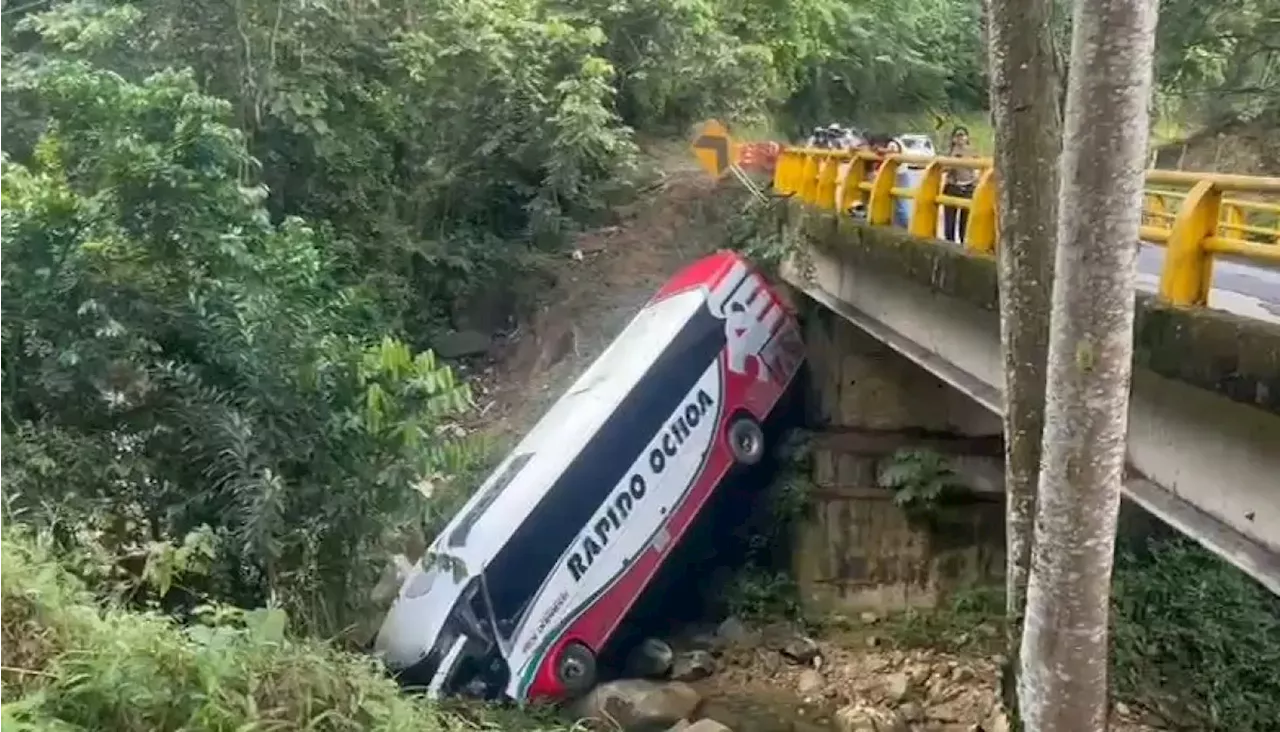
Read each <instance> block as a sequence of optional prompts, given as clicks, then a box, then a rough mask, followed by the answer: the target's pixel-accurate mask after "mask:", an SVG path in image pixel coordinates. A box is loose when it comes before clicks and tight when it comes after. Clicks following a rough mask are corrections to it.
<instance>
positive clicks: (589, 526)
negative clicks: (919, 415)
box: [375, 252, 804, 702]
mask: <svg viewBox="0 0 1280 732" xmlns="http://www.w3.org/2000/svg"><path fill="white" fill-rule="evenodd" d="M803 358H804V355H803V347H802V342H801V338H800V333H799V329H798V327H797V325H796V321H795V318H794V316H793V315H792V314H791V312H790V311H789V310H788V308H787V307H786V305H785V304H784V302H783V301H782V300H781V299H780V298H779V296H778V295H777V293H776V292H774V291H773V289H772V288H771V287H770V286H769V285H768V284H767V283H766V282H765V281H764V279H763V278H762V277H761V275H760V274H759V273H758V272H756V271H755V270H754V269H753V268H752V267H751V266H750V265H749V264H748V263H747V262H746V260H744V259H743V258H742V257H740V256H739V255H737V254H735V253H732V252H719V253H716V254H713V255H711V256H708V257H705V258H703V259H701V260H699V261H697V262H695V263H693V264H692V265H690V266H688V267H687V268H685V269H684V270H682V271H681V272H679V273H678V274H677V275H676V276H675V277H673V278H672V279H671V280H670V281H668V282H667V284H666V285H665V286H664V287H663V288H662V290H661V291H660V292H658V293H657V294H656V295H655V296H654V297H653V298H652V299H651V300H650V301H649V302H648V303H647V304H646V305H645V306H644V308H643V309H642V310H641V311H640V312H639V314H637V315H636V317H635V318H634V319H633V320H632V321H631V323H630V324H628V325H627V327H626V329H624V330H623V331H622V333H621V334H620V335H619V336H618V337H617V339H615V340H614V341H613V343H612V344H610V346H609V347H608V349H606V350H605V352H604V353H603V354H601V356H600V357H599V358H598V359H597V360H596V361H595V362H594V363H593V364H592V365H591V366H590V368H588V369H587V370H586V372H584V373H583V374H582V375H581V377H579V378H578V380H577V381H576V382H575V383H574V384H573V385H572V386H571V387H570V388H569V390H568V391H567V392H566V393H565V394H564V396H562V397H561V398H560V400H559V401H557V402H556V403H555V405H553V406H552V408H551V409H550V410H549V411H548V412H547V413H546V414H545V415H544V416H543V417H542V419H541V420H540V421H539V422H538V423H537V425H536V426H534V428H533V429H532V430H531V431H530V432H529V433H528V434H527V435H526V436H525V437H524V439H523V440H522V441H521V442H520V444H519V445H517V446H516V448H515V449H514V450H513V451H512V453H511V454H510V455H508V456H507V457H506V458H505V459H504V460H503V461H502V463H501V464H500V465H498V466H497V468H496V469H495V470H494V472H493V474H492V475H490V476H489V478H488V479H487V480H486V481H485V482H484V483H483V484H482V485H481V486H480V488H479V489H478V490H477V491H476V493H475V495H474V496H472V497H471V499H470V500H469V501H468V502H467V503H466V505H465V506H463V508H462V509H461V510H460V511H459V512H458V514H457V515H456V516H454V517H453V519H452V521H450V523H449V524H448V526H446V527H445V529H444V530H443V531H442V532H441V534H440V536H439V537H438V538H437V539H436V540H435V542H434V543H433V544H432V546H431V547H430V548H429V550H428V552H427V554H426V555H425V557H424V559H423V561H422V562H420V563H419V564H418V565H417V566H416V567H415V568H414V570H413V571H412V572H411V573H410V574H409V576H408V577H407V578H406V579H405V581H404V584H403V585H402V586H401V589H400V595H399V597H398V598H397V599H396V601H395V603H394V605H393V606H392V608H391V610H390V611H389V613H388V615H387V617H386V619H385V621H384V623H383V625H382V628H381V630H380V631H379V633H378V638H377V641H376V643H375V650H376V652H377V653H378V654H379V655H380V656H381V657H382V658H383V659H384V660H385V662H386V663H387V664H388V665H389V666H390V668H391V669H392V670H393V671H394V672H396V673H397V674H398V676H399V677H400V678H401V680H402V681H403V682H405V683H408V684H411V685H414V686H419V687H425V688H426V689H427V691H428V693H429V694H432V695H440V694H444V695H453V694H465V695H474V696H481V697H485V698H508V699H512V700H515V701H518V702H525V701H527V700H531V699H539V698H551V699H560V698H566V697H572V696H575V695H578V694H581V693H584V692H585V691H587V690H589V689H590V688H591V686H593V685H594V684H595V682H596V655H597V654H598V653H599V652H600V651H601V649H602V648H604V646H605V644H606V643H607V642H608V641H609V640H610V638H611V636H612V635H613V634H614V632H615V631H616V630H617V629H618V626H619V624H620V622H621V621H622V619H623V618H624V616H625V615H626V614H627V612H628V611H629V610H630V609H631V607H632V605H633V604H634V603H635V602H636V599H637V598H638V597H639V596H640V594H641V593H642V592H643V591H644V589H645V588H646V586H647V585H648V583H649V582H650V581H651V580H652V579H653V578H654V575H655V573H656V572H657V570H658V568H659V567H660V566H661V565H662V563H663V561H664V560H665V559H666V558H667V556H668V555H669V553H670V551H671V549H672V548H673V547H674V546H675V544H676V543H677V542H679V541H680V539H681V537H682V536H683V535H684V533H685V531H686V530H687V529H688V527H689V526H690V524H691V523H692V522H693V521H694V519H695V518H696V517H697V516H698V514H699V512H700V511H701V510H702V508H703V507H704V505H706V503H707V501H708V499H709V498H710V496H711V495H712V493H713V492H714V491H715V490H716V488H717V486H718V485H720V484H721V483H722V482H724V481H725V480H726V479H727V478H729V477H730V476H731V475H732V474H734V472H735V471H740V470H751V469H752V466H755V465H756V464H757V463H758V462H759V461H760V460H761V458H762V457H763V456H764V452H765V438H764V434H765V433H764V430H763V429H762V425H763V424H764V423H765V421H766V420H767V419H768V418H769V417H770V415H771V413H772V412H773V411H774V410H775V408H776V407H777V406H778V405H779V402H780V400H781V398H782V396H783V394H784V392H785V391H786V390H787V388H788V387H789V385H790V384H791V382H792V381H793V379H794V378H795V376H796V373H797V372H798V370H799V368H800V366H801V364H802V361H803Z"/></svg>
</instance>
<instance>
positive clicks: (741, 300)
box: [511, 254, 803, 698]
mask: <svg viewBox="0 0 1280 732" xmlns="http://www.w3.org/2000/svg"><path fill="white" fill-rule="evenodd" d="M708 259H710V260H713V261H714V260H718V262H719V263H718V264H717V266H714V267H704V268H703V269H702V271H703V272H704V273H705V276H707V277H709V278H711V277H714V280H713V281H712V282H709V283H707V284H706V285H704V288H706V289H707V290H708V303H707V304H708V312H709V313H710V314H712V315H715V316H716V319H717V321H718V322H719V323H720V327H721V328H723V332H724V335H725V348H724V350H723V351H722V352H721V353H720V356H719V358H718V359H717V360H716V363H715V364H713V366H712V370H714V372H718V374H719V378H718V379H717V381H718V382H719V384H720V385H721V394H720V397H719V400H718V401H717V406H718V411H717V417H716V424H715V432H714V434H711V435H709V439H710V443H709V445H708V449H707V450H706V454H705V457H704V458H703V460H702V461H701V464H700V466H699V468H698V469H697V470H696V471H695V472H693V473H692V474H686V473H685V471H684V470H681V471H679V472H674V471H673V472H672V473H671V474H669V475H667V476H663V483H662V485H661V489H662V492H663V495H664V500H663V501H661V502H654V503H653V504H651V505H652V506H661V507H666V506H667V505H670V501H668V500H666V498H665V497H675V498H677V500H678V503H676V504H675V505H674V506H672V508H671V509H670V510H669V511H668V512H667V513H669V516H666V517H665V522H664V521H663V516H664V514H661V513H660V514H659V515H658V516H652V515H651V516H649V517H648V519H646V520H644V521H643V523H641V522H636V523H635V524H634V526H633V527H628V531H635V532H636V533H637V534H641V535H642V540H643V541H644V542H646V543H647V546H646V548H645V550H644V551H642V553H641V554H640V555H639V557H637V558H635V559H633V560H631V561H629V562H625V563H624V562H621V561H620V560H619V559H614V560H612V561H610V562H608V563H606V564H603V565H596V566H597V567H598V568H600V569H606V570H608V571H609V572H610V573H611V574H612V576H610V577H608V578H607V579H605V580H604V582H605V584H604V587H603V593H599V590H597V589H596V587H597V586H599V584H598V582H592V583H591V585H590V590H589V591H587V589H586V588H587V586H586V585H584V587H583V590H584V591H581V592H578V593H575V594H576V595H578V598H580V599H578V598H575V600H574V601H566V602H564V603H563V608H564V609H565V610H567V611H568V613H566V614H570V615H571V614H573V613H580V614H578V615H577V617H576V618H573V619H572V621H571V623H570V624H569V626H568V627H567V628H564V629H563V630H560V631H553V632H550V633H548V634H547V636H546V638H544V639H543V641H542V643H540V644H539V645H540V646H541V649H540V652H535V658H533V659H528V660H529V661H531V662H532V663H533V664H536V665H530V666H527V667H526V668H524V669H523V673H520V674H518V675H516V676H513V679H512V689H511V691H512V695H513V696H515V697H516V698H522V697H539V696H550V697H555V696H559V695H560V694H561V693H562V690H561V689H560V686H559V684H558V683H557V682H556V680H555V674H554V666H555V664H554V661H555V658H556V657H557V655H558V653H559V650H560V649H561V648H563V646H564V644H566V643H568V642H570V641H574V640H576V641H578V642H582V643H585V644H586V645H587V646H588V647H590V648H591V649H593V650H599V649H600V648H601V647H602V646H603V645H604V644H605V643H606V642H607V640H608V638H609V637H610V636H611V635H612V633H613V632H614V630H615V629H616V628H617V626H618V624H619V623H620V622H621V620H622V619H623V617H624V616H625V615H626V613H627V612H628V610H629V609H630V608H631V606H632V604H634V602H635V601H636V599H637V598H638V597H639V595H640V594H641V592H643V590H644V589H645V587H646V586H647V584H648V582H649V581H650V580H651V579H652V577H653V575H654V574H655V573H656V572H657V570H658V568H659V567H660V565H661V563H662V561H663V560H664V559H665V557H666V555H667V553H668V551H669V550H670V549H671V548H672V547H673V546H674V545H675V544H676V543H677V542H678V541H679V540H680V538H681V537H682V536H683V535H684V533H685V531H686V530H687V528H688V527H689V525H690V524H691V523H692V522H693V520H694V519H695V518H696V517H697V515H698V513H699V511H700V510H701V509H702V506H703V505H704V504H705V503H706V502H707V500H708V499H709V498H710V496H711V493H712V491H714V490H715V488H716V487H717V486H718V485H719V484H720V483H721V481H722V480H723V479H724V476H725V475H727V474H728V472H729V470H730V469H731V468H732V467H733V464H734V461H733V457H732V453H731V452H730V450H729V447H728V442H727V440H726V439H725V437H724V435H725V430H726V429H727V427H728V425H729V424H730V422H731V421H732V420H733V419H734V418H736V417H737V416H739V415H741V414H744V413H745V414H750V415H751V416H752V417H754V418H755V419H756V420H757V421H759V422H764V421H765V420H766V419H767V418H768V417H769V415H770V413H771V412H772V411H773V408H774V406H775V405H776V404H777V402H778V400H779V399H780V398H781V396H782V394H783V392H785V390H786V389H787V387H788V386H789V385H790V383H791V381H792V379H794V377H795V374H796V373H797V372H798V371H799V368H800V364H801V362H802V361H803V346H802V343H801V341H800V336H799V328H798V326H797V324H796V322H795V319H794V318H793V317H792V316H791V314H790V312H788V311H787V309H786V308H785V306H784V304H783V302H782V300H781V298H780V297H779V296H778V295H777V293H775V292H774V291H773V290H772V289H771V288H769V287H768V286H767V285H766V284H765V283H764V281H763V279H761V278H760V276H759V274H758V273H756V272H754V270H752V269H751V268H750V267H749V266H748V265H746V263H745V262H744V261H743V260H741V259H740V258H739V257H737V256H736V255H732V254H729V255H727V256H725V257H723V258H721V257H720V255H717V256H716V257H713V258H708ZM702 265H704V262H699V263H697V264H695V265H694V266H693V267H691V268H690V269H695V268H697V267H699V266H702ZM682 274H683V273H682ZM679 279H680V278H679V277H677V278H675V280H673V281H676V280H679ZM685 289H687V288H682V289H681V290H680V291H684V290H685ZM690 367H691V368H693V367H696V366H695V365H694V364H690ZM662 437H663V435H661V434H660V435H659V436H658V438H657V443H658V445H660V444H661V439H662ZM653 449H654V446H652V445H651V446H650V449H649V454H652V452H653ZM642 457H643V456H642ZM641 462H643V461H641ZM686 464H687V463H686ZM686 476H687V477H686ZM653 521H656V523H657V526H656V528H655V529H649V527H650V526H651V522H653ZM659 531H660V532H662V534H663V535H662V536H661V537H660V540H658V541H653V540H652V538H651V537H653V535H654V534H657V533H658V532H659ZM628 543H630V542H628ZM556 625H557V624H556V623H547V624H546V628H548V629H554V628H555V626H556ZM521 660H525V659H524V658H522V659H521ZM513 666H514V664H513Z"/></svg>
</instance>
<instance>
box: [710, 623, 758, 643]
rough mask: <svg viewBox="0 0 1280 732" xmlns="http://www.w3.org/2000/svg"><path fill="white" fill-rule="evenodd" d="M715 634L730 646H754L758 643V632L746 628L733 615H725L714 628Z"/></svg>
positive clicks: (744, 624)
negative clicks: (722, 620)
mask: <svg viewBox="0 0 1280 732" xmlns="http://www.w3.org/2000/svg"><path fill="white" fill-rule="evenodd" d="M716 635H717V636H718V637H719V638H720V640H722V641H723V642H724V643H725V644H726V645H730V646H741V647H747V646H756V645H759V644H760V635H759V633H757V632H755V631H753V630H752V629H751V628H748V627H747V625H746V623H743V622H742V621H741V620H738V619H737V618H735V617H732V616H730V617H727V618H725V619H724V622H722V623H720V625H719V627H717V628H716Z"/></svg>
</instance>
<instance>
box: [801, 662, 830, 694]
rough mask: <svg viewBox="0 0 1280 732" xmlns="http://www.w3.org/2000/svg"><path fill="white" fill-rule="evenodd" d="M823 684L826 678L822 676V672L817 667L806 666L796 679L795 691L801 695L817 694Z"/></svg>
mask: <svg viewBox="0 0 1280 732" xmlns="http://www.w3.org/2000/svg"><path fill="white" fill-rule="evenodd" d="M825 685H826V680H825V679H823V678H822V672H820V671H818V670H817V669H812V668H807V669H805V670H803V671H801V672H800V677H799V678H798V679H796V691H797V692H799V693H800V695H801V696H811V695H813V694H817V693H818V692H820V691H822V687H823V686H825Z"/></svg>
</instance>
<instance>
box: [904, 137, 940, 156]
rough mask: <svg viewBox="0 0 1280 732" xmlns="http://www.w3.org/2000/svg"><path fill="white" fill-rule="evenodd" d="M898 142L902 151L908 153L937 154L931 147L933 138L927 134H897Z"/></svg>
mask: <svg viewBox="0 0 1280 732" xmlns="http://www.w3.org/2000/svg"><path fill="white" fill-rule="evenodd" d="M897 139H898V144H899V145H902V152H904V153H907V154H908V155H937V154H938V153H937V151H935V150H934V149H933V140H932V139H931V138H930V137H929V136H928V135H918V134H908V135H898V138H897Z"/></svg>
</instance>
